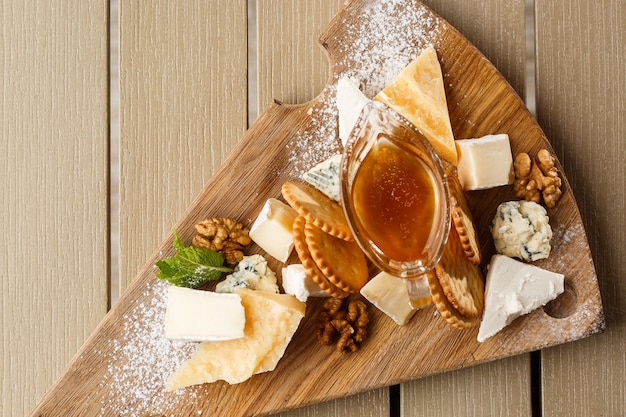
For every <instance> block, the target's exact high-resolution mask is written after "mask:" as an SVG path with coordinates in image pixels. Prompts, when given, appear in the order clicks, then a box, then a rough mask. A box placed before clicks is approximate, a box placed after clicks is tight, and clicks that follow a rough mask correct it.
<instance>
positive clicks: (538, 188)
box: [513, 149, 562, 208]
mask: <svg viewBox="0 0 626 417" xmlns="http://www.w3.org/2000/svg"><path fill="white" fill-rule="evenodd" d="M555 160H556V159H555V158H554V156H553V155H552V154H550V152H549V151H548V150H547V149H541V150H540V151H539V152H538V153H537V159H536V160H532V158H531V157H530V156H529V155H528V154H527V153H524V152H522V153H519V154H517V156H516V157H515V160H514V162H513V168H514V172H515V182H514V183H513V189H514V190H515V195H516V196H517V197H518V198H523V199H525V200H526V201H534V202H535V203H540V202H541V201H542V200H543V202H544V204H545V205H546V207H548V208H552V207H554V206H555V205H556V203H557V201H558V200H559V198H561V194H562V192H561V184H562V181H561V178H560V176H559V171H558V169H557V168H556V167H555V166H554V163H555Z"/></svg>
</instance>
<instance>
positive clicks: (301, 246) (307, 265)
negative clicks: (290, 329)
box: [292, 216, 349, 298]
mask: <svg viewBox="0 0 626 417" xmlns="http://www.w3.org/2000/svg"><path fill="white" fill-rule="evenodd" d="M305 223H306V219H305V218H304V217H303V216H297V217H296V219H295V220H294V222H293V226H292V234H293V245H294V247H295V248H296V252H297V253H298V257H299V258H300V262H302V266H303V267H304V270H305V271H306V275H307V276H308V277H309V278H311V280H313V282H315V283H316V284H317V286H318V287H320V288H321V289H322V290H323V291H324V292H326V293H327V294H328V295H330V296H331V297H335V298H345V297H347V296H348V295H349V294H348V293H347V292H345V291H343V290H342V289H340V288H338V287H337V286H336V285H335V284H333V283H332V282H330V281H329V280H328V278H326V276H325V275H324V274H323V273H322V271H320V269H319V268H318V267H317V264H316V263H315V261H314V260H313V258H312V257H311V253H310V252H309V248H308V247H307V245H306V240H305V237H304V225H305Z"/></svg>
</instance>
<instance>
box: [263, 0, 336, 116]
mask: <svg viewBox="0 0 626 417" xmlns="http://www.w3.org/2000/svg"><path fill="white" fill-rule="evenodd" d="M342 3H343V1H341V0H332V1H328V0H326V1H307V0H290V1H281V0H258V1H257V16H258V19H257V25H258V29H257V33H258V100H257V103H258V108H259V111H262V110H263V109H265V108H266V107H267V106H268V105H269V104H270V103H271V102H272V100H274V99H276V100H279V101H281V102H283V103H287V104H301V103H304V102H306V101H309V100H311V99H313V98H314V97H315V96H317V95H318V94H320V93H321V91H322V89H323V88H324V86H325V85H326V83H327V82H328V78H329V76H330V69H329V64H328V60H327V59H326V56H325V55H324V50H323V49H322V48H321V47H320V46H319V44H318V41H317V40H318V37H319V34H320V33H321V32H322V29H324V27H325V26H326V24H327V23H328V22H329V21H330V19H331V18H332V17H333V16H334V15H335V13H337V11H338V10H339V8H340V6H341V4H342Z"/></svg>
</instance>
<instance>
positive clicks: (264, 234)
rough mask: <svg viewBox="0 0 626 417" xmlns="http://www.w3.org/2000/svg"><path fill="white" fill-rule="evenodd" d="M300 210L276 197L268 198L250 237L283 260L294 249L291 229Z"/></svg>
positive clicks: (272, 254)
mask: <svg viewBox="0 0 626 417" xmlns="http://www.w3.org/2000/svg"><path fill="white" fill-rule="evenodd" d="M296 216H298V212H297V211H295V210H294V209H293V208H291V207H290V206H288V205H287V204H285V203H283V202H282V201H279V200H277V199H275V198H270V199H268V200H267V201H266V202H265V204H264V205H263V208H262V209H261V212H260V213H259V215H258V216H257V218H256V220H255V221H254V223H253V224H252V227H251V228H250V239H252V240H253V241H254V242H255V243H256V244H257V245H259V246H260V247H261V248H262V249H263V250H264V251H265V252H267V253H268V254H270V255H271V256H273V257H274V258H276V259H278V260H279V261H281V262H287V259H289V255H290V254H291V251H292V250H293V237H292V235H291V229H292V225H293V221H294V220H295V218H296Z"/></svg>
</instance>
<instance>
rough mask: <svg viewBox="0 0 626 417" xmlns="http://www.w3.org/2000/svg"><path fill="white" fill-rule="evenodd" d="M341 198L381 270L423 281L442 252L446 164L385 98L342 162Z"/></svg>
mask: <svg viewBox="0 0 626 417" xmlns="http://www.w3.org/2000/svg"><path fill="white" fill-rule="evenodd" d="M340 172H341V200H342V205H343V208H344V212H345V215H346V218H347V220H348V224H349V225H350V228H351V230H352V233H353V235H354V238H355V240H356V242H357V244H358V245H359V246H360V247H361V249H362V250H363V251H364V252H365V254H366V255H367V256H368V258H369V259H370V260H371V261H372V262H373V263H374V264H375V265H376V266H377V267H378V268H380V269H381V270H382V271H384V272H387V273H389V274H391V275H394V276H396V277H400V278H404V279H406V280H405V283H406V284H407V289H408V293H409V298H410V299H411V300H412V301H417V299H418V298H419V297H418V294H416V291H417V287H418V281H419V280H423V279H424V278H425V276H424V274H426V273H428V272H429V271H431V270H432V269H433V268H434V267H435V265H436V264H437V262H439V259H440V258H441V255H442V253H443V249H444V247H445V244H446V242H447V239H448V234H449V230H450V207H449V206H450V203H449V193H448V186H447V181H446V177H445V171H444V166H443V162H442V161H441V160H440V158H439V156H438V155H437V154H436V152H435V151H434V149H433V148H432V146H431V145H430V143H429V142H428V140H427V139H426V138H425V137H424V136H423V135H422V134H421V133H420V132H419V131H418V130H417V129H416V128H415V127H414V126H413V125H412V124H411V123H410V122H409V121H407V120H406V119H405V118H403V117H402V116H400V115H399V114H398V113H396V112H395V111H394V110H392V109H391V108H389V107H388V106H386V105H385V104H383V103H378V102H371V103H368V104H367V105H366V106H365V107H364V109H363V111H362V112H361V115H360V117H359V120H358V121H357V124H356V125H355V127H354V129H353V131H352V133H351V135H350V138H349V139H348V142H347V144H346V147H345V149H344V153H343V156H342V160H341V171H340Z"/></svg>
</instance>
